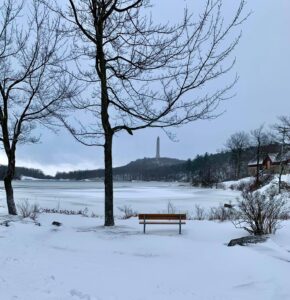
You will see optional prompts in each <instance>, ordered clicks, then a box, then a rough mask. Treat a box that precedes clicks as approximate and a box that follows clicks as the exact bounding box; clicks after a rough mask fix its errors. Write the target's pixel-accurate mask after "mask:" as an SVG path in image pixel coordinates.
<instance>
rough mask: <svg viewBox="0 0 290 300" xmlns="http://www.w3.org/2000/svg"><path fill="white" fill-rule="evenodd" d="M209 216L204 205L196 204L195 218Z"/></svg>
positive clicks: (199, 218)
mask: <svg viewBox="0 0 290 300" xmlns="http://www.w3.org/2000/svg"><path fill="white" fill-rule="evenodd" d="M206 217H207V214H206V211H205V209H204V207H201V206H200V205H198V204H196V205H195V214H194V220H199V221H202V220H204V219H205V218H206Z"/></svg>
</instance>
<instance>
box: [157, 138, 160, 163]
mask: <svg viewBox="0 0 290 300" xmlns="http://www.w3.org/2000/svg"><path fill="white" fill-rule="evenodd" d="M156 158H160V138H159V137H158V138H157V142H156Z"/></svg>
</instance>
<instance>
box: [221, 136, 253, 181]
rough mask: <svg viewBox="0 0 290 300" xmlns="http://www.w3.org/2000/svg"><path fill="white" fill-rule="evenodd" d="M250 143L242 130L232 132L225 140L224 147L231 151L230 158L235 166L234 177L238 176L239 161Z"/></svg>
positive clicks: (239, 170) (239, 171)
mask: <svg viewBox="0 0 290 300" xmlns="http://www.w3.org/2000/svg"><path fill="white" fill-rule="evenodd" d="M249 145H250V138H249V135H248V134H247V133H245V132H244V131H240V132H236V133H234V134H232V135H231V136H230V137H229V139H228V140H227V142H226V147H227V148H228V149H229V150H230V151H231V153H232V159H233V162H234V166H235V178H236V179H239V178H240V173H241V163H242V156H243V153H244V151H245V150H246V148H247V147H249Z"/></svg>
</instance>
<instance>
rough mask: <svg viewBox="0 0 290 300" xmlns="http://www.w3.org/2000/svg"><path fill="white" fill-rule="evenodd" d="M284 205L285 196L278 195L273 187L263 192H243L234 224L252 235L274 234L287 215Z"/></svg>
mask: <svg viewBox="0 0 290 300" xmlns="http://www.w3.org/2000/svg"><path fill="white" fill-rule="evenodd" d="M286 203H287V201H286V194H284V195H283V194H282V195H281V194H280V195H278V191H277V188H276V187H275V186H270V187H269V188H268V189H267V190H264V191H255V192H251V191H243V193H242V199H238V210H237V220H236V221H234V224H235V226H236V227H240V228H243V229H245V230H246V231H248V232H249V233H251V234H254V235H263V234H271V233H275V232H276V230H277V229H279V223H280V220H281V219H285V216H288V215H289V211H288V208H287V206H286Z"/></svg>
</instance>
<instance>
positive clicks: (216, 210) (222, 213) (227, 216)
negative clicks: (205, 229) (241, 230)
mask: <svg viewBox="0 0 290 300" xmlns="http://www.w3.org/2000/svg"><path fill="white" fill-rule="evenodd" d="M235 217H236V214H235V210H234V209H232V208H227V207H224V205H221V204H220V205H219V206H218V207H211V208H210V211H209V214H208V219H209V221H215V220H218V221H221V222H224V221H229V220H233V219H235Z"/></svg>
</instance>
